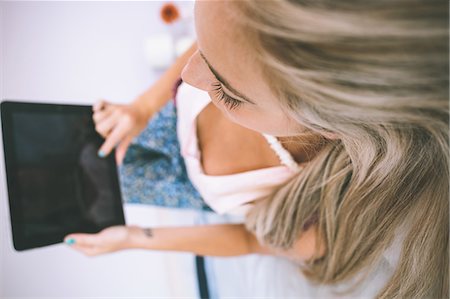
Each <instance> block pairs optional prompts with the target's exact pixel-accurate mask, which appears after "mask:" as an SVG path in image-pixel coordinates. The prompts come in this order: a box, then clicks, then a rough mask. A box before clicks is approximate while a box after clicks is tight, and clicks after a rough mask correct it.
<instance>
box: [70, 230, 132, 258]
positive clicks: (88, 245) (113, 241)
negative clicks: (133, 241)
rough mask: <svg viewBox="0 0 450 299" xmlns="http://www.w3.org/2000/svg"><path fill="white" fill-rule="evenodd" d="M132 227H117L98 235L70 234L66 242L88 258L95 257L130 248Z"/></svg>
mask: <svg viewBox="0 0 450 299" xmlns="http://www.w3.org/2000/svg"><path fill="white" fill-rule="evenodd" d="M130 230H131V227H128V226H123V225H117V226H111V227H107V228H105V229H103V230H102V231H101V232H99V233H96V234H69V235H67V236H66V237H65V238H64V242H65V243H66V244H68V245H70V247H72V248H73V249H75V250H77V251H79V252H81V253H83V254H84V255H87V256H95V255H100V254H104V253H108V252H114V251H118V250H122V249H126V248H128V246H127V245H128V243H129V238H130Z"/></svg>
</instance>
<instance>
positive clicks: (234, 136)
mask: <svg viewBox="0 0 450 299" xmlns="http://www.w3.org/2000/svg"><path fill="white" fill-rule="evenodd" d="M197 136H198V143H199V144H198V145H199V149H200V151H201V163H202V166H203V171H204V172H205V173H206V174H208V175H229V174H236V173H240V172H245V171H250V170H256V169H262V168H267V167H273V166H278V165H280V162H279V159H278V157H277V156H276V154H275V153H274V152H273V150H272V149H271V148H270V146H269V144H268V143H267V141H266V139H265V138H264V136H262V135H261V134H260V133H258V132H255V131H252V130H250V129H247V128H244V127H242V126H240V125H238V124H235V123H233V122H232V121H230V120H228V119H227V118H226V117H225V116H224V115H223V114H222V112H221V111H220V110H219V109H218V108H217V107H216V106H214V104H212V103H210V104H208V106H207V107H205V109H203V110H202V112H201V113H200V114H199V115H198V116H197Z"/></svg>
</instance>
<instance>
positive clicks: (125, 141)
mask: <svg viewBox="0 0 450 299" xmlns="http://www.w3.org/2000/svg"><path fill="white" fill-rule="evenodd" d="M92 109H93V111H94V115H93V120H94V123H95V129H96V131H97V132H98V133H99V134H100V135H101V136H103V137H104V138H105V139H106V140H105V142H104V143H103V145H102V146H101V147H100V149H99V151H98V153H99V156H100V157H105V156H107V155H109V153H110V152H111V150H112V149H113V148H114V147H116V146H117V148H116V161H117V164H121V163H122V160H123V158H124V157H125V153H126V151H127V149H128V146H129V145H130V143H131V141H132V140H133V138H134V137H136V136H137V135H139V133H141V132H142V130H143V129H144V128H145V126H146V125H147V123H148V121H149V120H150V117H151V116H152V115H153V112H152V111H148V109H143V108H142V107H140V106H138V105H137V104H136V103H132V104H128V105H119V104H112V103H108V102H106V101H103V100H100V101H99V102H97V103H96V104H94V106H93V108H92Z"/></svg>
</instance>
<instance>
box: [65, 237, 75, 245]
mask: <svg viewBox="0 0 450 299" xmlns="http://www.w3.org/2000/svg"><path fill="white" fill-rule="evenodd" d="M65 242H66V244H67V245H73V244H75V239H72V238H70V239H67V240H66V241H65Z"/></svg>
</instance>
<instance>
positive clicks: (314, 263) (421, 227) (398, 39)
mask: <svg viewBox="0 0 450 299" xmlns="http://www.w3.org/2000/svg"><path fill="white" fill-rule="evenodd" d="M230 3H231V4H230V5H232V6H230V7H232V8H233V9H232V10H230V13H233V14H234V15H233V16H234V18H235V19H234V20H235V21H236V25H237V26H240V27H239V28H240V29H242V30H241V32H244V33H245V37H246V39H247V40H248V41H249V42H248V45H249V47H253V48H252V50H253V52H254V53H255V57H256V59H257V60H258V61H259V62H260V65H261V66H262V68H263V70H264V74H265V76H266V79H267V80H266V81H267V84H269V86H270V87H271V89H272V90H273V91H274V92H275V94H276V95H277V96H278V98H279V100H280V105H281V106H282V107H283V108H284V109H285V111H286V113H287V114H288V115H289V116H290V117H292V118H293V119H295V120H296V121H297V123H298V124H301V125H302V126H305V127H306V128H308V129H310V130H311V131H314V132H318V133H321V134H324V135H326V134H329V133H334V134H336V135H337V136H339V139H338V140H330V141H329V142H327V143H326V144H325V145H324V146H323V148H322V149H321V150H320V152H319V153H318V154H317V156H315V157H314V158H313V159H312V160H311V161H310V162H309V163H308V165H307V166H306V167H305V169H304V170H302V171H301V172H299V174H298V175H296V176H295V177H294V178H293V179H292V180H290V181H289V182H288V183H287V184H286V185H284V186H282V187H281V188H279V189H278V190H276V192H274V194H272V196H271V197H268V198H265V199H263V200H260V201H259V202H258V203H257V204H256V205H255V207H254V208H253V209H252V210H251V211H250V212H249V214H248V215H247V219H246V226H247V228H248V229H249V230H251V231H253V232H254V233H255V234H256V236H257V237H258V239H259V240H260V242H262V243H265V244H268V245H270V246H273V247H278V248H285V249H286V248H290V247H292V245H293V244H294V242H295V241H296V240H297V239H298V238H299V236H300V235H301V234H302V231H303V227H304V225H305V224H306V223H307V222H308V221H311V219H316V223H317V227H318V233H319V235H320V236H321V237H322V238H323V239H324V241H325V244H326V248H327V250H326V254H325V256H324V257H322V258H320V259H317V258H316V259H312V260H311V261H309V262H307V263H306V264H305V265H304V266H302V268H301V270H302V271H303V273H304V274H305V276H306V277H307V278H309V279H310V280H311V281H315V282H319V283H323V284H336V283H339V282H343V281H346V280H347V279H350V278H351V277H353V276H354V275H356V274H357V273H360V271H362V270H364V269H370V268H371V267H374V266H375V265H376V263H378V262H379V259H380V257H381V255H382V254H383V252H385V250H386V249H387V248H389V247H390V246H391V244H392V242H393V240H394V239H396V238H398V229H399V228H400V227H401V226H402V227H404V228H405V229H406V230H405V232H404V239H403V241H402V243H401V244H402V246H401V255H400V259H399V261H398V264H397V266H396V268H395V270H394V273H393V276H392V277H391V278H390V279H389V280H388V283H387V284H386V285H385V286H384V287H383V288H382V289H381V290H380V291H379V293H378V295H377V297H378V298H413V297H414V298H442V297H448V295H449V294H448V267H449V260H448V237H449V223H448V221H449V219H448V218H449V204H448V199H449V167H448V166H449V164H448V163H449V144H448V142H449V132H448V130H449V127H448V125H449V113H448V72H449V70H448V59H449V57H448V2H447V1H431V0H430V1H414V0H410V1H406V0H390V1H369V0H368V1H358V2H357V1H344V0H341V1H336V0H328V1H327V0H321V1H306V0H305V1H302V0H296V1H294V0H292V1H288V0H282V1H231V2H230ZM406 220H408V222H406Z"/></svg>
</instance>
